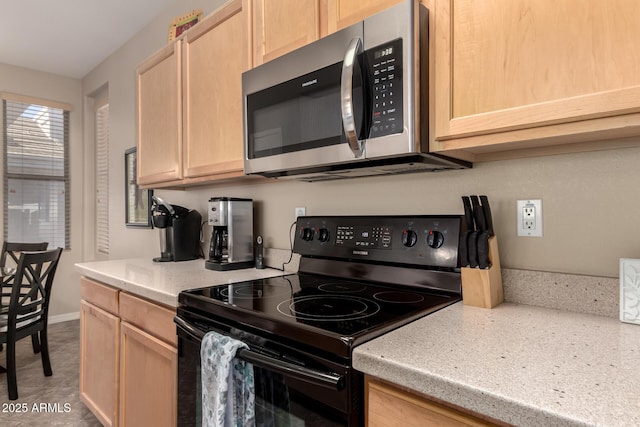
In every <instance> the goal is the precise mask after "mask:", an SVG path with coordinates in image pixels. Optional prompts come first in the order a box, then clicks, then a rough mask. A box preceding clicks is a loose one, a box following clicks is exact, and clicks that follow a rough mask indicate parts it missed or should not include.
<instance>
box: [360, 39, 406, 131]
mask: <svg viewBox="0 0 640 427" xmlns="http://www.w3.org/2000/svg"><path fill="white" fill-rule="evenodd" d="M365 55H366V58H367V64H368V68H369V79H370V83H371V106H372V109H371V130H370V133H369V137H370V138H376V137H379V136H384V135H391V134H394V133H402V128H403V125H402V39H396V40H393V41H392V42H389V43H385V44H383V45H380V46H376V47H374V48H372V49H368V50H367V51H366V52H365Z"/></svg>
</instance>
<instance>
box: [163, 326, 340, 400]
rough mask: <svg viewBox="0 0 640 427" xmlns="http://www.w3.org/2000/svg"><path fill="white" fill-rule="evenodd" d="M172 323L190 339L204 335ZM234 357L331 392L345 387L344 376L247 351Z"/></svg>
mask: <svg viewBox="0 0 640 427" xmlns="http://www.w3.org/2000/svg"><path fill="white" fill-rule="evenodd" d="M173 321H174V323H175V324H176V325H178V328H180V329H181V330H183V331H184V332H186V333H187V334H188V335H190V336H191V337H192V338H194V339H196V340H197V341H200V342H201V341H202V338H203V337H204V335H205V333H204V332H202V331H201V330H200V329H198V328H197V327H195V326H194V325H192V324H191V323H189V322H187V321H186V320H184V319H183V318H182V317H180V316H176V317H174V318H173ZM211 329H212V330H213V331H214V332H217V333H220V334H223V335H224V333H223V332H220V331H217V330H215V329H214V328H211ZM236 356H237V357H239V358H240V359H242V360H244V361H245V362H249V363H252V364H254V365H258V366H260V367H262V368H265V369H268V370H270V371H273V372H277V373H279V374H282V375H285V376H288V377H294V378H296V379H298V380H301V381H305V382H308V383H311V384H314V385H318V386H322V387H326V388H329V389H332V390H342V389H343V388H344V387H345V379H344V375H340V374H336V373H334V372H323V371H318V370H316V369H310V368H307V367H304V366H300V365H296V364H293V363H290V362H286V361H284V360H281V359H276V358H274V357H271V356H266V355H264V354H261V353H257V352H255V351H252V350H247V349H240V350H238V352H237V353H236Z"/></svg>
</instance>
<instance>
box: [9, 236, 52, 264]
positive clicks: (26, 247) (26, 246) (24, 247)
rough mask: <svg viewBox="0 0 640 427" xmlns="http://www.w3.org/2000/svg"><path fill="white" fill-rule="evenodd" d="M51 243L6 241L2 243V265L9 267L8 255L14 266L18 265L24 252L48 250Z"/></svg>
mask: <svg viewBox="0 0 640 427" xmlns="http://www.w3.org/2000/svg"><path fill="white" fill-rule="evenodd" d="M48 246H49V243H47V242H42V243H19V242H4V243H3V244H2V253H1V254H0V267H8V265H7V257H8V258H9V260H10V263H11V264H12V266H13V267H15V266H16V265H18V259H19V258H20V253H22V252H35V251H46V250H47V247H48Z"/></svg>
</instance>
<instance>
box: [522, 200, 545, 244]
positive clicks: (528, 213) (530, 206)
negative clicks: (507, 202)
mask: <svg viewBox="0 0 640 427" xmlns="http://www.w3.org/2000/svg"><path fill="white" fill-rule="evenodd" d="M516 217H517V223H518V236H524V237H542V200H540V199H538V200H518V201H517V203H516Z"/></svg>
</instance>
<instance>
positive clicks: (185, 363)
mask: <svg viewBox="0 0 640 427" xmlns="http://www.w3.org/2000/svg"><path fill="white" fill-rule="evenodd" d="M178 347H179V350H178V351H179V362H178V388H179V389H178V426H181V427H182V426H201V425H202V402H201V396H202V385H201V377H200V343H199V342H197V341H195V340H193V339H191V338H189V337H184V336H182V335H180V339H179V343H178ZM254 381H255V393H256V399H255V405H256V407H255V415H256V426H261V427H262V426H265V427H302V426H305V427H310V426H313V427H334V426H341V427H344V426H349V425H350V424H349V423H350V421H349V419H348V416H347V414H345V413H343V412H342V411H339V410H337V409H335V408H332V407H331V404H332V402H335V401H344V399H347V397H346V396H345V394H344V393H340V394H338V393H331V392H330V391H328V390H327V389H326V388H324V387H319V386H317V385H314V384H310V383H307V382H304V381H301V380H298V379H295V378H291V377H287V376H283V375H281V374H279V373H275V372H272V371H270V370H268V369H263V368H261V367H259V366H256V365H254ZM352 417H353V414H352Z"/></svg>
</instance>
